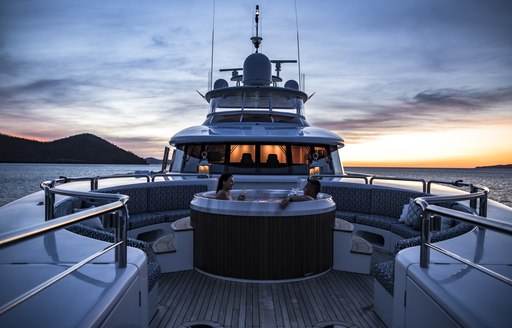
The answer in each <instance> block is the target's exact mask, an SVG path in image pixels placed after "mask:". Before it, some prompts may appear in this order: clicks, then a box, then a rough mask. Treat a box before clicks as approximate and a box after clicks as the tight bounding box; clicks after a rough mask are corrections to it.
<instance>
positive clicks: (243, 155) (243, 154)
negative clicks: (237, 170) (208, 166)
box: [229, 145, 256, 168]
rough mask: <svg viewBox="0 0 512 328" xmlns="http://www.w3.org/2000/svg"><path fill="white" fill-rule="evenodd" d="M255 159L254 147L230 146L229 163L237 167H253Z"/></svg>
mask: <svg viewBox="0 0 512 328" xmlns="http://www.w3.org/2000/svg"><path fill="white" fill-rule="evenodd" d="M255 158H256V145H231V149H230V156H229V159H230V163H231V164H232V165H233V164H236V165H237V166H239V167H244V168H248V167H254V159H255Z"/></svg>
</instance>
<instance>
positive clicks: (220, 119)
mask: <svg viewBox="0 0 512 328" xmlns="http://www.w3.org/2000/svg"><path fill="white" fill-rule="evenodd" d="M240 116H241V115H240V114H230V115H215V116H214V117H213V118H212V121H211V123H236V122H240Z"/></svg>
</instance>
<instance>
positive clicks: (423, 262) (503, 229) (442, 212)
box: [414, 191, 512, 285]
mask: <svg viewBox="0 0 512 328" xmlns="http://www.w3.org/2000/svg"><path fill="white" fill-rule="evenodd" d="M479 197H485V199H486V198H487V192H486V191H483V192H478V193H472V194H467V195H457V196H443V197H436V196H434V197H418V198H416V199H415V200H414V201H415V202H416V203H417V204H418V205H420V206H421V207H422V209H423V211H424V212H423V218H422V230H421V244H420V266H421V267H422V268H428V266H429V262H430V249H434V250H436V251H438V252H440V253H442V254H444V255H446V256H449V257H451V258H453V259H455V260H457V261H459V262H461V263H464V264H466V265H468V266H470V267H472V268H474V269H476V270H479V271H481V272H483V273H485V274H487V275H490V276H491V277H493V278H495V279H498V280H500V281H502V282H505V283H507V284H509V285H512V279H510V278H508V277H505V276H503V275H501V274H500V273H497V272H496V271H493V270H491V269H488V268H486V267H484V266H482V265H480V264H477V263H474V262H472V261H470V260H468V259H466V258H463V257H461V256H459V255H457V254H455V253H452V252H450V251H448V250H446V249H444V248H442V247H440V246H438V245H434V244H432V243H431V234H430V232H431V231H430V227H431V220H434V219H436V218H438V217H439V216H444V217H448V218H452V219H455V220H459V221H462V222H466V223H470V224H473V225H476V226H478V227H481V228H484V229H490V230H493V231H496V232H499V233H504V234H507V235H509V236H512V224H511V223H508V222H503V221H499V220H495V219H492V218H484V217H482V216H477V215H473V214H468V213H463V212H459V211H456V210H452V209H448V208H445V207H441V206H437V205H432V204H429V201H431V202H433V201H434V202H440V201H459V200H471V199H475V198H479Z"/></svg>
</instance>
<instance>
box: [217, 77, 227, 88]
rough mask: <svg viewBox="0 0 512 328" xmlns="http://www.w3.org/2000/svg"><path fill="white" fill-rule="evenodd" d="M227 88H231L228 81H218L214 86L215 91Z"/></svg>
mask: <svg viewBox="0 0 512 328" xmlns="http://www.w3.org/2000/svg"><path fill="white" fill-rule="evenodd" d="M227 87H229V84H228V81H226V80H224V79H218V80H216V81H215V83H214V84H213V88H214V89H220V88H227Z"/></svg>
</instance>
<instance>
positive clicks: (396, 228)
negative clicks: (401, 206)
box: [389, 223, 421, 238]
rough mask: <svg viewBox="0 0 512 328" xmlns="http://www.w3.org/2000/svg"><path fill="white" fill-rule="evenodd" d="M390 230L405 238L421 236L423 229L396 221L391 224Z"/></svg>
mask: <svg viewBox="0 0 512 328" xmlns="http://www.w3.org/2000/svg"><path fill="white" fill-rule="evenodd" d="M389 231H391V232H392V233H394V234H396V235H399V236H401V237H404V238H413V237H416V236H419V235H420V234H421V231H418V230H415V229H413V228H412V227H409V226H407V225H405V224H404V223H396V224H393V225H391V226H390V228H389Z"/></svg>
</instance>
